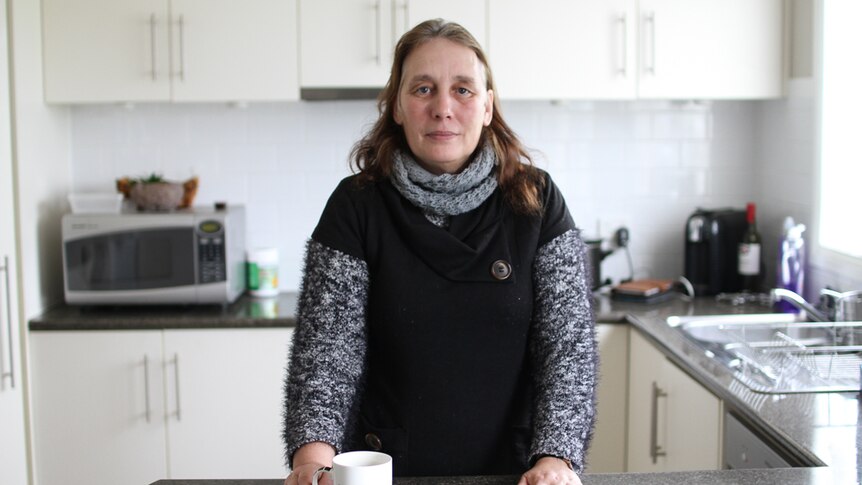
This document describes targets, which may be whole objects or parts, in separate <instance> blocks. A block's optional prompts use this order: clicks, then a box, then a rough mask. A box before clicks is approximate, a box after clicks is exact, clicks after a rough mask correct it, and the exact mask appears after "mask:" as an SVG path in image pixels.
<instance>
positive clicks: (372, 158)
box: [350, 19, 544, 214]
mask: <svg viewBox="0 0 862 485" xmlns="http://www.w3.org/2000/svg"><path fill="white" fill-rule="evenodd" d="M436 38H442V39H446V40H449V41H452V42H454V43H456V44H459V45H462V46H464V47H467V48H469V49H471V50H472V51H473V52H475V53H476V56H477V57H478V58H479V62H481V63H482V66H484V68H485V79H486V80H487V86H486V88H487V89H489V90H493V91H494V93H495V94H496V92H497V90H496V87H495V85H494V78H493V77H492V76H491V69H490V67H489V65H488V60H487V58H486V57H485V53H484V52H483V51H482V47H481V46H480V45H479V43H478V42H477V41H476V39H475V38H474V37H473V36H472V35H471V34H470V32H468V31H467V29H465V28H464V27H462V26H461V25H459V24H456V23H454V22H446V21H444V20H441V19H434V20H426V21H425V22H422V23H421V24H419V25H417V26H416V27H413V28H412V29H411V30H410V31H408V32H407V33H405V34H404V35H403V36H402V37H401V39H400V40H399V41H398V45H396V46H395V55H394V56H393V60H392V71H391V72H390V74H389V81H388V82H387V83H386V86H385V87H384V88H383V91H382V92H381V93H380V95H379V96H378V98H377V111H378V113H379V114H380V116H379V117H378V119H377V121H376V122H375V123H374V126H373V127H372V128H371V130H369V132H368V133H366V135H365V136H364V137H363V138H362V139H361V140H359V141H358V142H356V144H355V145H354V146H353V149H352V150H351V152H350V159H351V162H352V165H353V167H354V168H355V170H356V171H357V172H359V177H358V179H359V181H360V182H370V181H373V180H377V179H380V178H384V177H388V176H389V175H390V174H391V173H392V160H393V156H394V154H395V152H396V151H399V150H403V151H409V147H408V146H407V141H406V139H405V138H404V130H403V129H402V128H401V126H399V125H398V124H397V123H396V122H395V118H394V116H393V114H394V110H395V106H396V104H397V102H398V92H399V90H400V88H401V79H402V76H403V67H404V61H405V60H406V59H407V56H409V55H410V53H411V52H413V50H414V49H416V48H417V47H418V46H420V45H422V44H424V43H425V42H428V41H430V40H432V39H436ZM493 107H494V114H493V117H492V118H491V123H490V124H489V125H488V126H486V127H484V128H483V129H482V136H481V139H480V140H479V146H478V147H477V150H478V149H480V147H481V146H483V144H484V143H486V142H487V143H490V144H491V146H492V147H493V149H494V152H495V154H496V156H497V183H498V184H499V186H500V189H501V190H502V191H503V194H504V196H505V198H506V200H507V201H508V202H509V204H510V205H511V206H512V208H514V209H515V210H516V211H518V212H521V213H526V214H537V213H539V212H540V211H541V209H542V201H541V198H540V196H539V189H540V188H541V187H542V186H543V185H544V179H543V178H542V177H541V176H540V174H539V171H538V170H536V168H535V167H534V166H533V161H532V158H531V157H530V155H529V153H527V150H526V149H525V148H524V146H523V145H522V144H521V141H520V140H519V139H518V136H517V135H516V134H515V132H514V131H513V130H512V129H511V128H510V127H509V125H508V124H506V122H505V121H504V120H503V117H502V115H501V113H500V104H499V98H498V96H496V95H495V96H494V106H493Z"/></svg>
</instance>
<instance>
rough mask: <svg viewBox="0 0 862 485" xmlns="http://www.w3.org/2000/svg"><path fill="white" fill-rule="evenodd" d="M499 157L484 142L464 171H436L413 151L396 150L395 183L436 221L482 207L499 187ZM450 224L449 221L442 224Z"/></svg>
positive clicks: (411, 200)
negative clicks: (497, 173) (433, 171)
mask: <svg viewBox="0 0 862 485" xmlns="http://www.w3.org/2000/svg"><path fill="white" fill-rule="evenodd" d="M496 162H497V158H496V156H495V155H494V150H493V149H492V148H491V147H490V146H487V145H486V146H485V147H484V148H483V149H482V150H481V151H480V152H479V153H477V154H476V156H475V158H473V160H472V161H471V162H470V163H469V165H467V168H466V169H464V171H463V172H461V173H457V174H451V173H444V174H443V175H434V174H432V173H431V172H428V171H427V170H425V169H424V168H422V167H421V166H420V165H419V164H418V163H417V162H416V160H415V159H414V158H413V156H412V155H410V154H407V153H403V152H396V154H395V160H394V163H393V170H392V185H394V186H395V188H396V189H398V192H400V193H401V195H403V196H404V197H405V198H406V199H407V200H409V201H410V202H411V203H412V204H413V205H415V206H417V207H419V208H420V209H422V210H423V212H424V213H425V215H426V217H428V219H430V220H431V222H434V223H435V224H437V225H441V224H440V221H441V220H445V219H448V217H443V216H454V215H458V214H463V213H464V212H469V211H471V210H473V209H475V208H476V207H479V206H480V205H481V204H482V202H485V200H486V199H487V198H488V197H489V196H490V195H491V193H493V192H494V189H496V188H497V178H496V177H494V173H493V172H494V166H495V165H496ZM442 225H447V224H442Z"/></svg>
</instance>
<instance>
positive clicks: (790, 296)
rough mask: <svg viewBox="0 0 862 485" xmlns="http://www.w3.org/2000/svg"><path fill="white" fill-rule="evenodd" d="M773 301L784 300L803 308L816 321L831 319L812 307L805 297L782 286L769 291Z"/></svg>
mask: <svg viewBox="0 0 862 485" xmlns="http://www.w3.org/2000/svg"><path fill="white" fill-rule="evenodd" d="M770 295H771V297H772V301H773V302H778V301H781V300H784V301H786V302H788V303H790V304H791V305H793V306H795V307H796V308H799V309H800V310H804V311H805V313H807V314H808V316H809V317H811V319H813V320H815V321H817V322H829V321H831V319H830V318H829V316H828V315H826V314H824V313H823V312H821V311H820V310H818V309H816V308H814V305H812V304H811V303H808V302H807V301H805V298H802V297H801V296H799V294H797V293H796V292H793V291H790V290H787V289H784V288H774V289H773V290H772V292H771V293H770Z"/></svg>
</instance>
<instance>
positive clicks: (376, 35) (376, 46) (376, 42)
mask: <svg viewBox="0 0 862 485" xmlns="http://www.w3.org/2000/svg"><path fill="white" fill-rule="evenodd" d="M380 23H381V20H380V0H377V1H376V2H374V58H375V60H376V61H377V65H378V66H379V65H380V64H381V63H382V62H383V56H382V55H381V53H380V44H381V42H380Z"/></svg>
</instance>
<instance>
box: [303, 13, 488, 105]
mask: <svg viewBox="0 0 862 485" xmlns="http://www.w3.org/2000/svg"><path fill="white" fill-rule="evenodd" d="M299 16H300V23H299V31H300V43H299V44H300V63H301V69H300V71H301V73H302V74H301V79H300V85H301V86H302V87H303V88H382V87H383V86H384V85H385V84H386V81H387V79H388V78H389V70H390V68H391V64H392V54H393V52H394V50H395V44H396V43H397V42H398V39H399V38H400V36H401V35H402V34H403V33H404V32H406V31H407V30H409V29H410V28H412V27H413V26H415V25H416V24H418V23H419V22H422V21H424V20H427V19H430V18H438V17H439V18H443V19H445V20H451V21H454V22H458V23H460V24H462V25H463V26H464V27H466V28H467V29H468V30H470V33H471V34H473V36H474V37H476V38H477V40H479V42H480V43H483V44H484V43H485V37H486V31H487V28H486V25H485V0H462V1H457V0H439V1H434V0H349V1H346V0H300V4H299Z"/></svg>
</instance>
